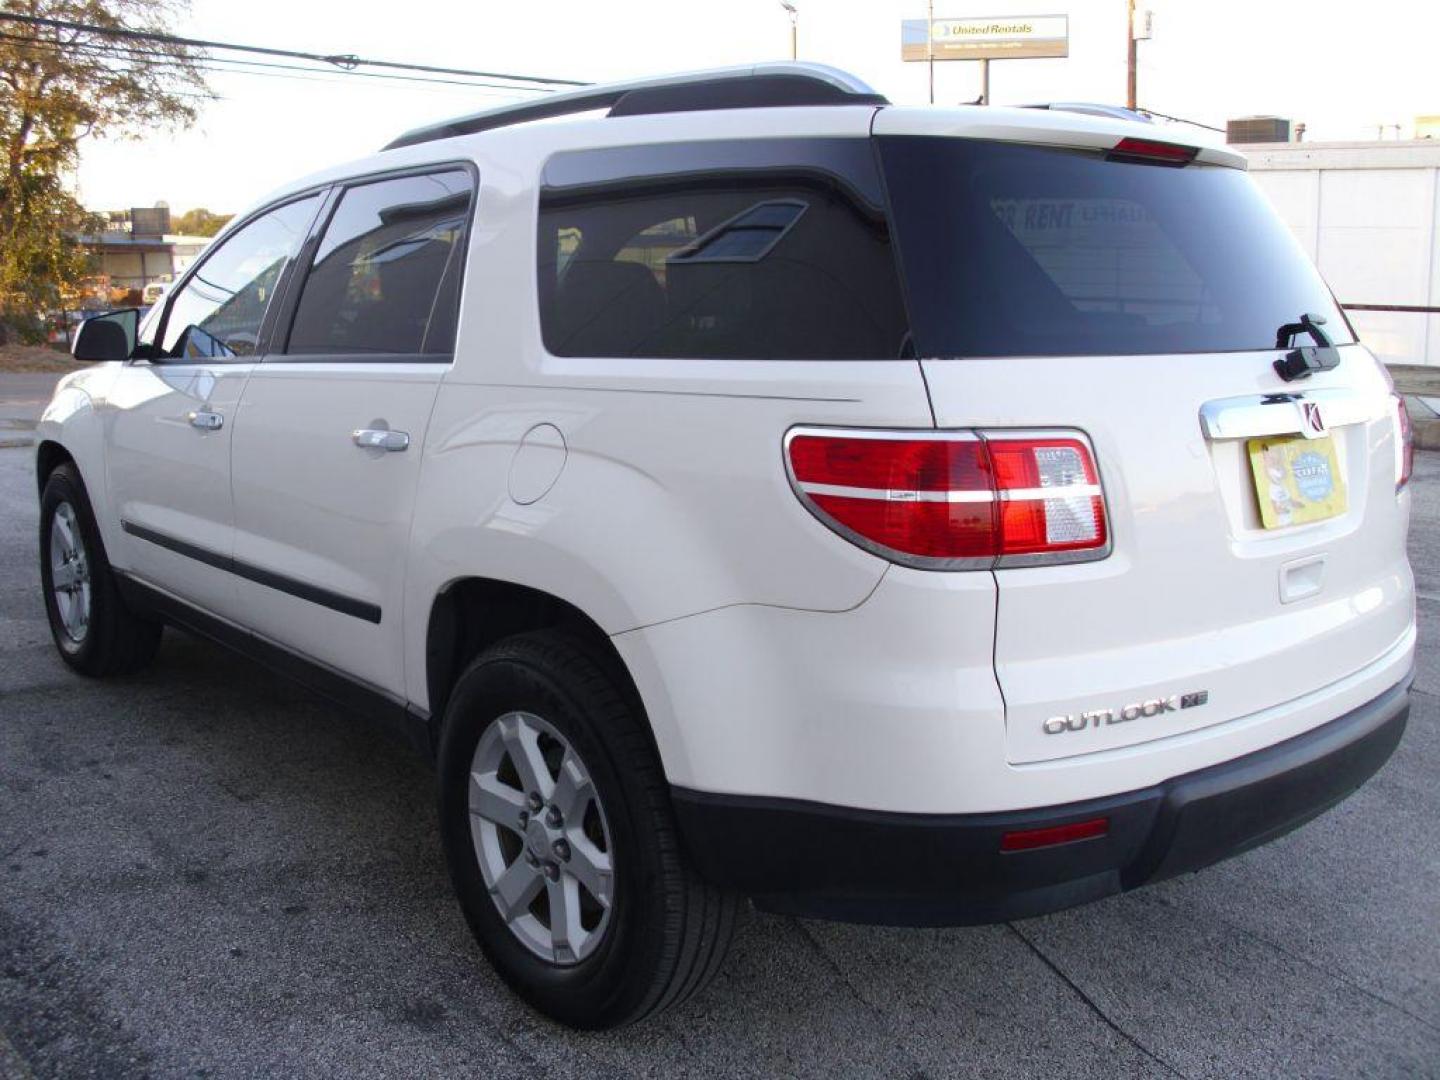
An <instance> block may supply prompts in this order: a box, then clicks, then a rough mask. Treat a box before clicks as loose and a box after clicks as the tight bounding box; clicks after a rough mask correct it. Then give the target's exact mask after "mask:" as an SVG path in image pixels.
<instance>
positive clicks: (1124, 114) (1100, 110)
mask: <svg viewBox="0 0 1440 1080" xmlns="http://www.w3.org/2000/svg"><path fill="white" fill-rule="evenodd" d="M1020 107H1021V108H1022V109H1054V110H1055V111H1056V112H1073V113H1084V114H1086V115H1087V116H1108V117H1109V118H1110V119H1111V120H1138V121H1139V122H1140V123H1142V124H1153V123H1154V120H1152V119H1151V118H1150V116H1149V114H1148V113H1143V112H1140V110H1138V109H1127V108H1125V106H1123V105H1100V104H1096V103H1095V102H1093V101H1049V102H1046V103H1045V104H1043V105H1022V106H1020Z"/></svg>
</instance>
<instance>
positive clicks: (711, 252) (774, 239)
mask: <svg viewBox="0 0 1440 1080" xmlns="http://www.w3.org/2000/svg"><path fill="white" fill-rule="evenodd" d="M804 212H805V204H804V203H803V202H800V201H799V200H798V199H777V200H775V201H774V202H763V203H757V204H755V205H754V206H752V207H750V209H748V210H746V211H744V212H742V213H739V214H736V215H735V216H734V217H733V218H731V219H730V220H729V221H727V222H725V223H724V224H721V225H717V226H716V227H715V228H713V229H711V230H710V231H709V232H707V233H706V234H705V235H704V236H702V237H700V239H699V240H696V241H695V242H694V243H693V244H690V245H689V246H688V247H685V248H684V249H682V250H680V251H677V252H675V253H674V254H673V255H671V256H670V261H672V262H756V261H758V260H760V259H763V258H764V257H765V256H766V255H768V254H769V253H770V251H771V250H772V249H773V248H774V247H775V245H776V244H778V243H779V242H780V240H781V238H782V237H784V235H785V234H786V233H787V232H788V231H789V230H790V227H791V226H792V225H794V224H795V222H797V221H799V220H800V215H801V214H803V213H804Z"/></svg>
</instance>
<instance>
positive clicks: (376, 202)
mask: <svg viewBox="0 0 1440 1080" xmlns="http://www.w3.org/2000/svg"><path fill="white" fill-rule="evenodd" d="M473 186H474V185H473V184H472V182H471V179H470V174H469V173H467V172H465V171H463V170H459V169H457V170H453V171H450V172H440V173H429V174H427V175H424V176H406V177H400V178H398V179H395V180H380V181H376V182H375V183H370V184H361V185H358V186H356V187H352V188H349V189H348V190H346V192H345V194H344V195H343V196H342V197H341V199H340V203H339V205H338V206H337V207H336V208H335V213H334V214H333V215H332V216H331V218H330V223H329V224H328V225H327V226H326V227H325V233H324V236H323V238H322V239H321V242H320V246H319V248H318V249H317V251H316V253H315V261H314V263H313V265H312V267H311V270H310V273H309V275H308V276H307V277H306V279H305V286H304V289H303V291H302V292H301V294H300V304H299V307H298V308H297V309H296V311H295V322H294V325H293V327H292V328H291V331H290V343H289V346H288V348H287V349H286V351H287V352H290V353H347V354H355V353H385V354H394V353H409V354H436V355H444V354H448V353H450V352H451V351H452V350H453V349H454V345H455V318H456V309H457V306H458V304H459V298H460V273H461V265H460V264H461V260H462V258H463V255H464V246H465V245H464V243H463V238H464V235H465V222H466V220H467V218H468V216H469V212H470V196H471V191H472V189H473Z"/></svg>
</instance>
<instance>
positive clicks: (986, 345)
mask: <svg viewBox="0 0 1440 1080" xmlns="http://www.w3.org/2000/svg"><path fill="white" fill-rule="evenodd" d="M878 142H879V145H880V157H881V162H882V164H883V166H884V171H885V182H886V185H887V188H888V191H889V197H890V204H891V215H892V219H893V222H894V228H895V238H896V240H897V241H898V248H899V253H900V261H901V263H902V266H903V269H904V274H905V285H906V293H907V297H908V300H909V307H910V319H911V327H912V331H913V333H914V339H915V345H916V348H917V350H918V351H919V353H920V354H921V355H922V356H1049V355H1074V356H1096V355H1117V354H1148V353H1194V352H1230V351H1236V350H1248V349H1273V348H1275V336H1276V331H1277V330H1278V329H1279V327H1280V326H1281V325H1283V324H1285V323H1293V322H1295V321H1297V320H1298V319H1299V317H1300V315H1301V314H1302V313H1304V312H1309V313H1312V314H1318V315H1323V316H1324V317H1325V319H1326V330H1327V331H1329V333H1330V335H1331V337H1332V338H1333V340H1334V341H1335V343H1336V344H1347V343H1350V342H1353V341H1354V340H1355V339H1354V335H1353V334H1352V333H1351V330H1350V328H1349V325H1348V323H1347V322H1346V321H1345V318H1344V316H1343V315H1342V314H1341V312H1340V311H1339V309H1338V307H1337V306H1336V304H1335V301H1334V299H1333V298H1332V297H1331V295H1330V291H1329V290H1328V289H1327V288H1326V287H1325V284H1324V282H1323V281H1321V279H1320V276H1319V274H1318V273H1316V271H1315V268H1314V267H1313V266H1312V265H1311V264H1310V261H1309V259H1308V258H1307V257H1306V255H1305V253H1304V251H1303V250H1302V249H1301V248H1300V246H1299V245H1298V244H1297V243H1296V242H1295V240H1294V238H1293V237H1291V235H1290V233H1289V231H1288V230H1287V229H1286V228H1285V225H1284V224H1283V223H1282V222H1281V221H1280V219H1279V217H1278V216H1277V215H1276V214H1275V212H1274V211H1273V210H1272V209H1271V208H1270V205H1269V204H1268V203H1267V202H1266V200H1265V197H1264V196H1263V195H1262V194H1261V193H1260V191H1259V190H1258V189H1257V188H1256V187H1255V185H1254V183H1253V182H1252V181H1251V179H1250V177H1249V176H1248V175H1247V174H1246V173H1244V172H1243V171H1241V170H1238V169H1230V168H1221V167H1216V166H1206V165H1189V166H1186V167H1185V168H1172V167H1167V166H1162V165H1151V164H1137V163H1131V162H1119V161H1108V160H1106V159H1105V157H1104V156H1103V155H1101V154H1098V153H1096V152H1094V151H1082V150H1069V149H1057V148H1050V147H1039V146H1027V145H1019V144H1012V143H1000V142H985V141H981V140H976V139H956V138H936V137H928V136H889V137H883V138H880V139H879V140H878ZM1305 344H1310V342H1308V341H1307V342H1305Z"/></svg>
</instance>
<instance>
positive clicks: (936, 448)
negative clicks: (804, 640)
mask: <svg viewBox="0 0 1440 1080" xmlns="http://www.w3.org/2000/svg"><path fill="white" fill-rule="evenodd" d="M786 465H787V467H788V470H789V474H790V481H791V484H792V485H793V486H794V488H795V491H796V494H798V495H799V497H800V500H801V502H803V503H804V504H805V505H806V506H807V507H808V508H809V509H810V511H811V512H812V513H813V514H814V515H815V516H816V517H817V518H819V519H820V520H821V521H822V522H824V523H825V524H826V525H828V526H829V527H830V528H831V529H833V530H834V531H835V532H837V533H839V534H840V535H841V536H843V537H845V538H846V539H847V540H850V541H851V542H852V543H855V544H858V545H859V546H860V547H863V548H865V549H866V550H867V551H871V552H874V553H875V554H877V555H880V556H882V557H883V558H886V559H889V560H890V561H891V562H896V563H900V564H901V565H904V566H914V567H918V568H920V569H925V570H969V569H990V568H994V567H1006V566H1034V565H1040V564H1046V563H1062V562H1086V561H1090V560H1092V559H1103V558H1104V557H1105V556H1106V555H1108V554H1109V552H1110V534H1109V528H1108V524H1107V522H1106V518H1105V500H1104V492H1103V490H1102V488H1101V485H1100V477H1099V473H1098V472H1097V470H1096V468H1095V458H1094V455H1093V454H1092V452H1091V450H1090V444H1089V442H1088V441H1087V440H1086V439H1085V437H1084V436H1083V435H1080V434H1079V433H1078V432H1069V431H1053V432H1051V431H1039V432H1025V431H863V430H836V429H829V428H797V429H795V430H793V431H791V432H790V434H789V435H788V436H787V438H786Z"/></svg>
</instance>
